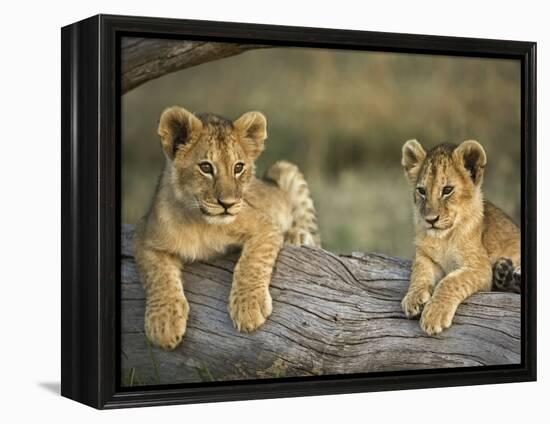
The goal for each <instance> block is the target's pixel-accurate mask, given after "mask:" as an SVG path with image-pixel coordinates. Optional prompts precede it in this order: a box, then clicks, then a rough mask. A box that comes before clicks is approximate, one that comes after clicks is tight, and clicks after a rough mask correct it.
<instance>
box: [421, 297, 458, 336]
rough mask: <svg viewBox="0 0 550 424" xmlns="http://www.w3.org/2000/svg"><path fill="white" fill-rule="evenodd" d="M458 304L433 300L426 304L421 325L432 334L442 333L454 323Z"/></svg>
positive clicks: (427, 332) (426, 331)
mask: <svg viewBox="0 0 550 424" xmlns="http://www.w3.org/2000/svg"><path fill="white" fill-rule="evenodd" d="M455 312H456V306H454V305H451V304H448V303H443V302H437V301H435V302H434V301H433V300H431V301H430V302H428V303H427V304H426V305H425V306H424V311H423V312H422V316H421V317H420V327H422V330H424V332H425V333H426V334H428V335H430V336H434V335H436V334H439V333H441V332H442V331H443V330H444V329H446V328H449V327H450V326H451V324H452V323H453V318H454V316H455Z"/></svg>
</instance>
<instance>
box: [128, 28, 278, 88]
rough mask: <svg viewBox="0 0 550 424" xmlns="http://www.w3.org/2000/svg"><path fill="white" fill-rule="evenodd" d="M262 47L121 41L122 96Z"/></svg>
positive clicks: (141, 40)
mask: <svg viewBox="0 0 550 424" xmlns="http://www.w3.org/2000/svg"><path fill="white" fill-rule="evenodd" d="M265 47H268V46H263V45H258V44H235V43H214V42H208V41H182V40H168V39H160V38H135V37H124V38H123V39H122V41H121V61H122V64H121V68H122V69H121V71H122V94H125V93H127V92H128V91H130V90H132V89H134V88H136V87H138V86H140V85H141V84H144V83H146V82H147V81H151V80H153V79H155V78H159V77H161V76H163V75H166V74H169V73H171V72H176V71H179V70H182V69H185V68H189V67H191V66H196V65H200V64H201V63H206V62H210V61H212V60H217V59H223V58H225V57H229V56H234V55H236V54H239V53H242V52H245V51H247V50H250V49H257V48H265Z"/></svg>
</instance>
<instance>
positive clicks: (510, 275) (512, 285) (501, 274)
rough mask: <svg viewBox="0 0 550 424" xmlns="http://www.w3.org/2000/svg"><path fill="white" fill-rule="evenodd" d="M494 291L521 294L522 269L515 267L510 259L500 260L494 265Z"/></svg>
mask: <svg viewBox="0 0 550 424" xmlns="http://www.w3.org/2000/svg"><path fill="white" fill-rule="evenodd" d="M493 290H498V291H507V292H514V293H520V292H521V267H520V266H518V267H515V268H514V264H513V263H512V261H511V260H510V259H508V258H500V259H498V260H497V261H496V262H495V264H494V265H493Z"/></svg>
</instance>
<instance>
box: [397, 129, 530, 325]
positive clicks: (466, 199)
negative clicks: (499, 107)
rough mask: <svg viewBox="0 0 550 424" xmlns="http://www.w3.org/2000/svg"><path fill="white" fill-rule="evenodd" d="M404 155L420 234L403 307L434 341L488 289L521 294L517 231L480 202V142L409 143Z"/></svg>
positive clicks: (482, 156) (482, 160)
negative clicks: (425, 146) (458, 312)
mask: <svg viewBox="0 0 550 424" xmlns="http://www.w3.org/2000/svg"><path fill="white" fill-rule="evenodd" d="M402 154H403V156H402V160H401V164H402V166H403V168H404V169H405V173H406V176H407V178H408V179H409V181H410V183H411V185H412V188H413V190H414V194H413V202H414V207H413V210H414V220H415V229H416V237H415V245H416V254H415V258H414V263H413V268H412V274H411V283H410V287H409V290H408V293H407V295H406V296H405V298H404V299H403V301H402V307H403V311H404V312H405V314H406V315H407V317H409V318H411V317H415V316H417V315H418V314H420V313H421V312H422V316H421V318H420V325H421V327H422V329H423V330H424V331H425V332H426V333H427V334H430V335H433V334H438V333H440V332H441V331H443V330H444V329H445V328H448V327H450V326H451V323H452V321H453V317H454V315H455V311H456V309H457V307H458V305H460V303H461V302H462V301H464V300H465V299H466V298H467V297H468V296H470V295H472V294H473V293H476V292H478V291H488V290H490V289H491V283H493V285H494V287H495V288H497V289H501V290H510V291H517V292H519V288H520V282H521V269H520V263H521V258H520V254H521V243H520V230H519V228H518V227H517V226H516V225H515V224H514V223H513V222H512V220H511V219H510V218H509V217H508V216H506V214H505V213H504V212H502V211H501V210H500V209H499V208H497V207H496V206H494V205H493V204H491V203H489V202H486V201H485V202H484V201H483V196H482V192H481V184H482V181H483V171H484V168H485V165H486V163H487V157H486V155H485V151H484V150H483V147H481V145H480V144H479V143H478V142H477V141H473V140H468V141H465V142H463V143H462V144H460V145H459V146H454V145H449V144H442V145H439V146H436V147H434V148H433V149H431V150H430V151H428V152H426V151H425V150H424V149H423V148H422V146H421V145H420V143H418V141H416V140H409V141H407V142H406V143H405V144H404V145H403V151H402ZM491 280H492V281H491Z"/></svg>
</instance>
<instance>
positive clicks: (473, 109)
mask: <svg viewBox="0 0 550 424" xmlns="http://www.w3.org/2000/svg"><path fill="white" fill-rule="evenodd" d="M535 49H536V45H535V43H532V42H520V41H503V40H484V39H466V38H453V37H435V36H425V35H409V34H389V33H375V32H361V31H343V30H335V29H334V30H333V29H316V28H298V27H281V26H267V25H251V24H237V23H224V22H206V21H190V20H174V19H157V18H141V17H139V18H138V17H127V16H108V15H99V16H95V17H91V18H89V19H86V20H83V21H81V22H78V23H75V24H72V25H69V26H67V27H65V28H63V29H62V193H63V194H62V386H61V388H62V395H63V396H66V397H69V398H72V399H74V400H77V401H79V402H82V403H85V404H88V405H90V406H93V407H96V408H117V407H129V406H143V405H165V404H177V403H190V402H212V401H222V400H237V399H258V398H268V397H282V396H304V395H321V394H330V393H351V392H360V391H376V390H393V389H410V388H421V387H443V386H456V385H473V384H485V383H504V382H518V381H533V380H535V379H536V275H535V270H536V267H535V260H536V259H535V258H536V204H535V201H536V196H535V194H536V179H535V163H536V161H535V152H536V144H535V143H536V125H535V124H536V122H535V116H536V113H535V105H536V97H535V96H536V89H535V88H536V85H535V82H536V80H535V69H536V68H535Z"/></svg>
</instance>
